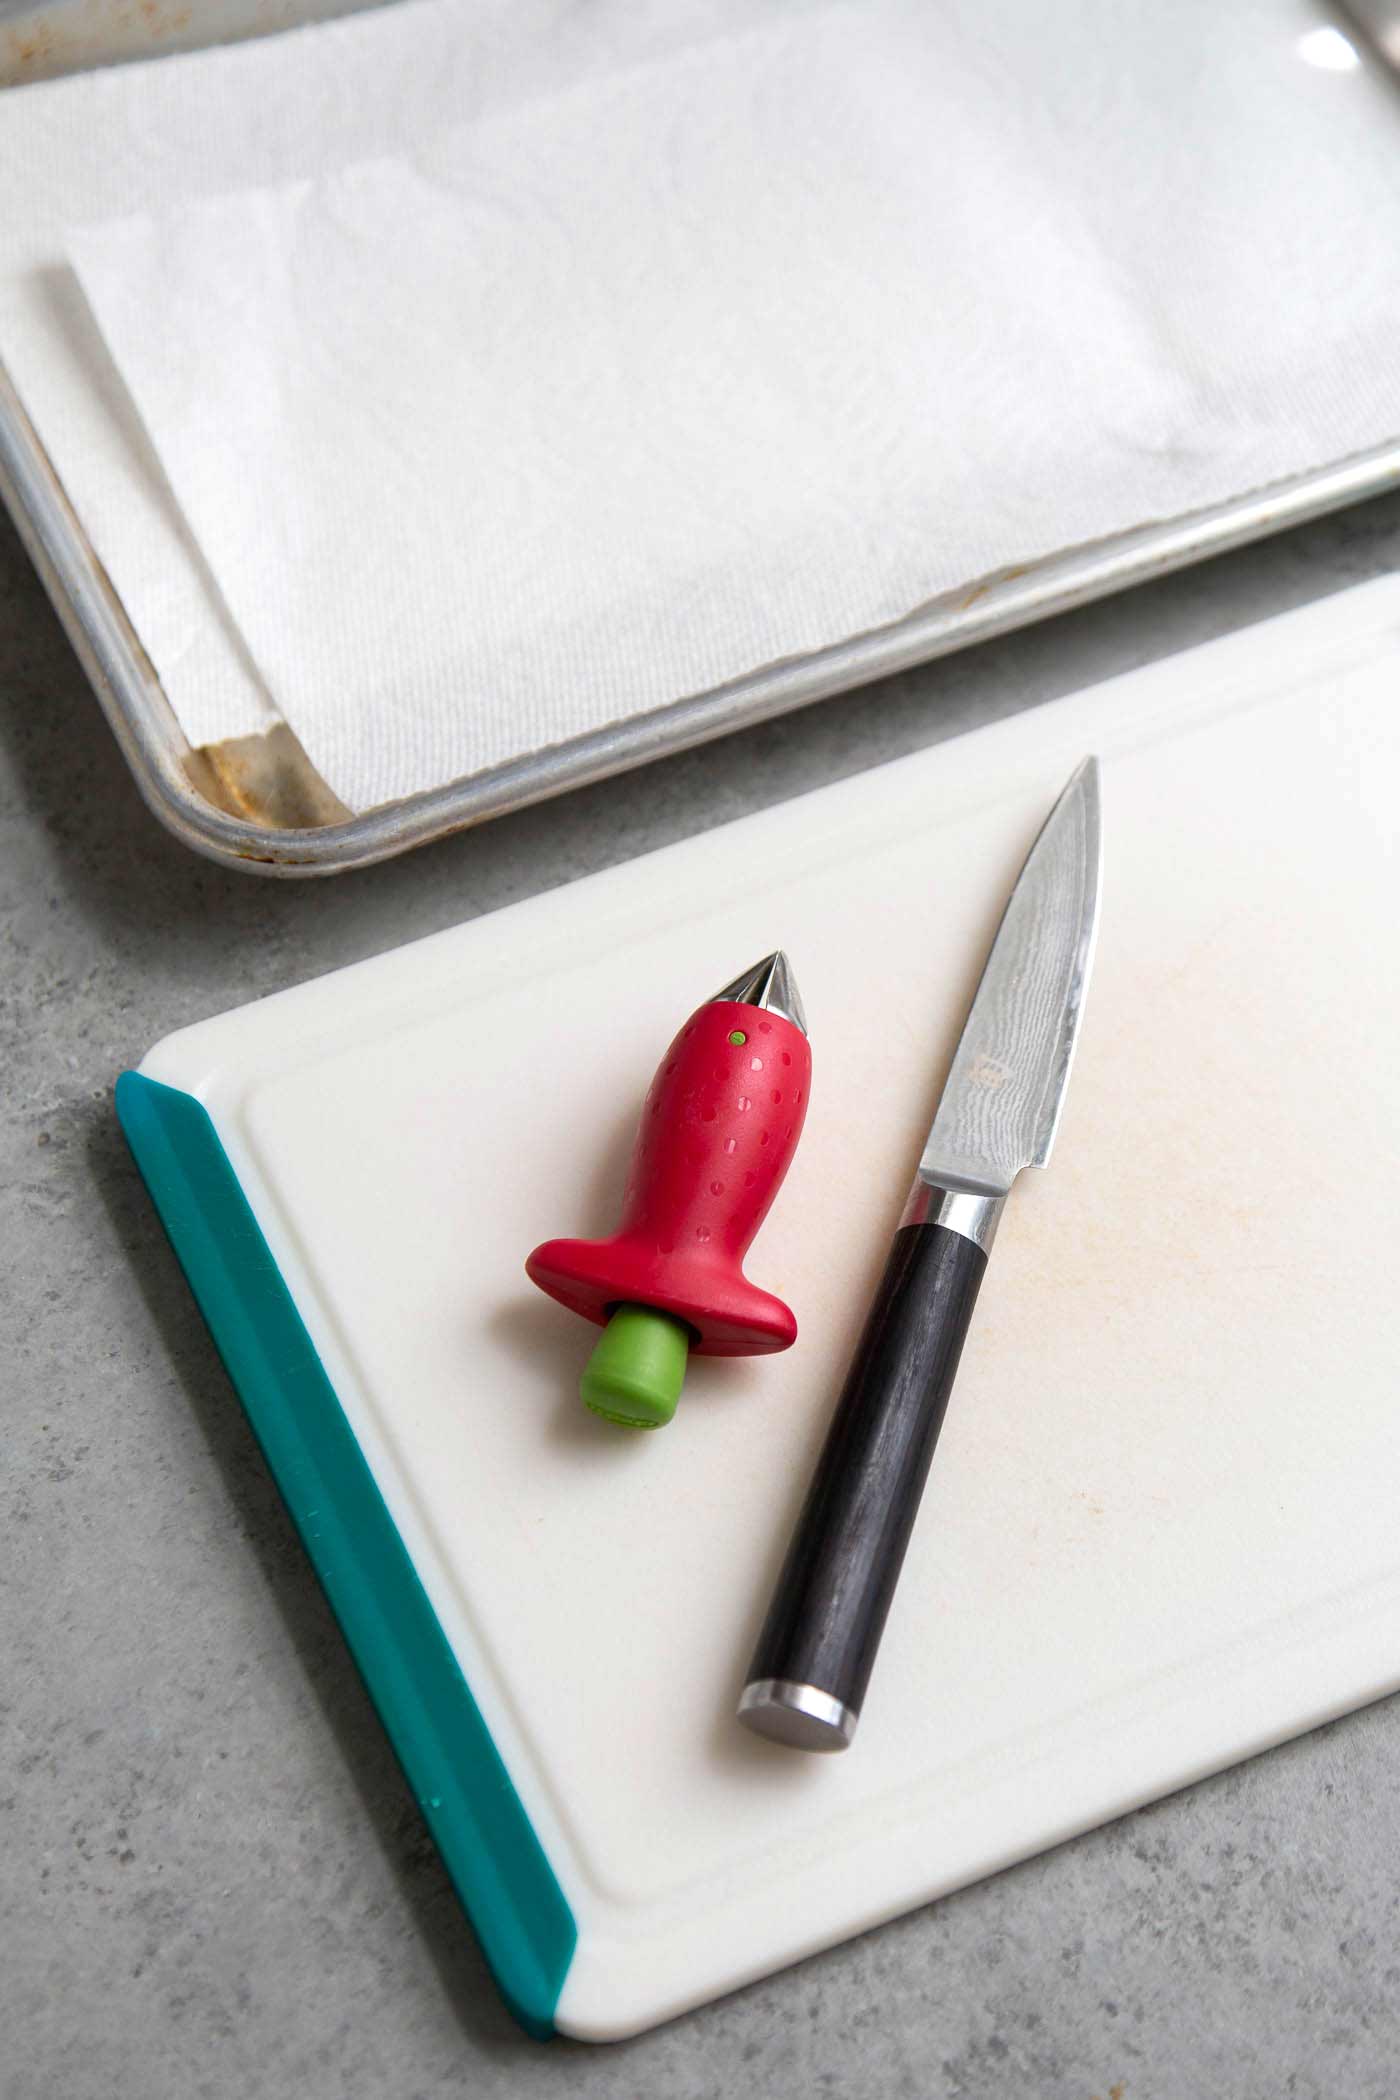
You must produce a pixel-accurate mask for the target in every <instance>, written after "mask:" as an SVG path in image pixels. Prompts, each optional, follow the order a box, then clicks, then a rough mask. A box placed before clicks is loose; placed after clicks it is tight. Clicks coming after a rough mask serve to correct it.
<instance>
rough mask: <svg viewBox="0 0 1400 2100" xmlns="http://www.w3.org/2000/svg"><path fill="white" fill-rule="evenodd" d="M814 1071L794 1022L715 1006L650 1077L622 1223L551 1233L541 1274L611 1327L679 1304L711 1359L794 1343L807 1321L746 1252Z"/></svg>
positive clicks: (536, 1264) (538, 1264) (537, 1274)
mask: <svg viewBox="0 0 1400 2100" xmlns="http://www.w3.org/2000/svg"><path fill="white" fill-rule="evenodd" d="M733 1035H742V1036H743V1037H744V1041H743V1042H741V1043H735V1042H731V1040H730V1038H731V1036H733ZM811 1078H812V1053H811V1050H810V1048H809V1047H808V1043H807V1038H806V1036H805V1035H804V1034H803V1033H802V1030H801V1029H800V1028H798V1027H797V1026H796V1025H795V1024H794V1023H793V1022H791V1021H787V1020H784V1019H783V1017H782V1016H781V1015H780V1014H774V1013H768V1012H766V1011H764V1010H763V1009H761V1008H759V1007H755V1006H742V1005H740V1004H738V1002H737V1001H735V1000H732V999H713V1000H711V1001H710V1002H709V1004H708V1005H706V1006H702V1007H701V1008H700V1009H699V1011H698V1012H696V1013H694V1014H692V1015H691V1017H690V1019H689V1020H688V1021H687V1022H686V1024H685V1026H684V1028H682V1030H681V1032H680V1034H679V1035H678V1036H677V1037H676V1039H675V1041H674V1042H673V1043H672V1045H671V1047H670V1049H669V1050H668V1051H667V1052H666V1055H665V1057H664V1058H663V1060H662V1063H661V1068H660V1070H659V1071H658V1072H657V1075H656V1077H655V1079H654V1080H653V1081H652V1083H651V1089H650V1091H649V1093H648V1094H647V1097H646V1101H645V1103H644V1105H643V1108H642V1120H641V1126H640V1128H639V1129H638V1132H637V1142H636V1145H635V1147H634V1149H633V1153H632V1165H631V1169H630V1171H629V1173H628V1176H627V1188H626V1192H625V1194H624V1197H623V1205H622V1223H621V1225H620V1227H619V1228H618V1230H617V1232H616V1233H614V1234H613V1236H612V1237H611V1238H610V1239H606V1240H547V1241H546V1242H545V1244H544V1245H543V1246H542V1247H536V1249H535V1251H534V1253H533V1254H532V1255H531V1256H530V1258H529V1260H528V1262H527V1263H526V1264H525V1266H526V1270H527V1271H528V1273H529V1275H530V1277H531V1279H532V1280H533V1281H534V1282H535V1283H537V1284H538V1285H539V1286H540V1289H541V1290H544V1291H548V1293H549V1295H550V1296H551V1297H552V1298H557V1299H558V1300H559V1302H560V1303H561V1304H562V1305H567V1306H568V1307H569V1308H570V1310H571V1311H573V1312H577V1313H582V1314H583V1316H584V1318H585V1319H588V1320H594V1321H596V1322H597V1323H598V1324H599V1325H600V1326H601V1325H602V1324H603V1323H604V1322H605V1321H606V1320H607V1318H608V1315H609V1313H611V1312H612V1311H613V1309H614V1308H615V1307H616V1306H618V1305H623V1304H628V1305H650V1306H654V1307H655V1308H656V1310H657V1311H659V1312H666V1313H670V1314H671V1315H672V1316H673V1317H674V1318H676V1319H678V1320H683V1321H684V1322H685V1324H686V1325H687V1326H688V1327H689V1328H690V1329H691V1330H692V1332H693V1334H694V1336H695V1341H694V1343H693V1345H692V1346H693V1347H694V1349H695V1350H696V1352H697V1353H698V1354H700V1355H702V1356H761V1355H767V1354H769V1353H771V1352H772V1351H774V1350H777V1349H787V1348H790V1347H791V1345H792V1343H793V1342H795V1341H796V1339H797V1321H796V1320H795V1319H794V1317H793V1315H792V1313H791V1312H790V1310H789V1309H788V1307H787V1306H786V1305H784V1303H783V1301H782V1299H781V1298H775V1297H773V1296H772V1295H771V1293H770V1292H768V1291H761V1290H759V1289H758V1287H757V1285H755V1284H752V1283H750V1282H749V1281H748V1279H747V1278H746V1277H745V1275H744V1270H743V1261H744V1256H745V1254H746V1253H747V1252H748V1249H749V1243H750V1241H751V1240H752V1239H753V1236H754V1234H755V1233H756V1232H757V1231H758V1228H759V1226H760V1225H761V1224H762V1223H763V1220H764V1218H765V1217H766V1216H767V1214H768V1210H769V1207H770V1205H771V1204H772V1202H773V1198H774V1197H775V1196H776V1195H777V1193H778V1190H779V1188H780V1187H781V1185H782V1179H783V1176H784V1174H785V1173H786V1172H787V1167H788V1162H789V1160H790V1159H791V1158H792V1155H793V1152H794V1150H795V1149H796V1145H797V1140H798V1139H799V1137H800V1136H801V1135H802V1124H803V1120H804V1118H805V1116H806V1114H807V1097H808V1093H809V1090H810V1087H811Z"/></svg>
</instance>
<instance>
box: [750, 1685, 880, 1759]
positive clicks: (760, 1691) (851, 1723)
mask: <svg viewBox="0 0 1400 2100" xmlns="http://www.w3.org/2000/svg"><path fill="white" fill-rule="evenodd" d="M739 1719H740V1720H741V1721H742V1722H743V1724H744V1726H745V1728H750V1729H752V1730H753V1733H754V1734H755V1735H762V1736H766V1737H767V1738H768V1741H769V1742H770V1743H783V1744H785V1745H786V1746H787V1748H788V1749H789V1750H826V1751H830V1750H849V1749H850V1747H851V1743H852V1741H853V1740H854V1738H855V1732H856V1723H857V1722H858V1721H859V1719H860V1715H859V1714H856V1713H852V1712H851V1709H850V1707H849V1706H843V1705H842V1704H841V1701H840V1700H839V1699H833V1698H832V1696H831V1694H830V1692H823V1691H819V1690H818V1689H817V1687H816V1685H814V1684H792V1683H790V1682H789V1681H788V1679H786V1678H783V1677H759V1678H756V1679H755V1680H754V1682H753V1683H752V1684H746V1685H745V1686H744V1691H743V1696H742V1697H741V1699H740V1701H739Z"/></svg>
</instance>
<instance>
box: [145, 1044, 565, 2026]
mask: <svg viewBox="0 0 1400 2100" xmlns="http://www.w3.org/2000/svg"><path fill="white" fill-rule="evenodd" d="M116 1106H117V1115H118V1117H119V1119H120V1121H121V1126H122V1129H123V1130H124V1132H125V1133H126V1140H127V1143H128V1144H129V1145H130V1147H131V1150H132V1152H133V1154H134V1155H135V1158H136V1164H137V1165H138V1167H139V1168H140V1169H141V1173H142V1176H143V1178H144V1180H145V1182H146V1186H147V1187H148V1188H149V1190H150V1192H151V1196H152V1198H153V1200H154V1202H155V1206H156V1209H157V1210H158V1211H159V1213H160V1217H161V1222H162V1223H163V1225H164V1226H165V1229H166V1232H167V1233H168V1234H169V1237H170V1242H171V1245H172V1246H173V1247H174V1249H175V1252H176V1254H177V1256H178V1257H179V1261H180V1266H181V1267H182V1268H183V1270H184V1272H185V1275H186V1277H187V1278H188V1280H189V1284H190V1288H191V1290H192V1291H193V1292H194V1295H195V1297H196V1299H197V1300H198V1302H199V1307H200V1310H201V1312H202V1313H203V1314H204V1317H205V1320H206V1321H207V1322H208V1325H209V1330H210V1332H211V1334H212V1335H213V1337H214V1340H215V1342H216V1343H217V1345H218V1349H219V1354H220V1355H221V1356H222V1357H223V1360H224V1363H225V1365H226V1366H227V1368H228V1372H229V1376H230V1377H231V1378H232V1380H233V1382H234V1385H235V1386H236V1387H237V1389H238V1393H239V1396H240V1398H241V1399H242V1402H243V1405H244V1408H245V1409H246V1411H247V1414H248V1418H249V1420H250V1421H251V1423H252V1425H253V1429H254V1431H255V1432H256V1435H257V1438H258V1441H259V1443H260V1444H261V1445H262V1448H263V1452H264V1455H265V1456H266V1458H267V1462H268V1464H269V1465H270V1466H271V1468H272V1472H273V1475H274V1477H275V1479H276V1481H277V1485H278V1487H279V1488H280V1489H281V1491H282V1495H283V1498H284V1500H285V1501H286V1504H287V1508H288V1509H289V1510H290V1512H291V1515H292V1519H293V1522H294V1523H295V1524H296V1527H297V1530H298V1531H299V1532H300V1533H301V1538H302V1543H303V1545H304V1546H305V1547H306V1550H307V1553H308V1554H309V1555H310V1557H311V1561H312V1564H313V1566H314V1567H315V1569H316V1572H317V1574H318V1575H319V1576H320V1578H321V1582H322V1584H323V1585H324V1588H325V1591H326V1595H327V1596H328V1597H329V1599H330V1601H331V1606H332V1608H333V1610H334V1612H335V1614H336V1617H337V1618H338V1619H339V1621H340V1625H341V1629H342V1631H343V1632H344V1634H345V1638H346V1640H347V1641H348V1642H349V1644H350V1650H351V1653H352V1654H353V1655H354V1658H355V1661H356V1663H357V1664H358V1665H359V1668H360V1672H361V1675H362V1676H363V1677H364V1680H365V1683H366V1684H367V1685H368V1687H369V1691H370V1696H371V1697H372V1698H373V1700H374V1703H375V1705H376V1707H377V1708H378V1710H379V1715H380V1718H381V1719H382V1721H383V1722H384V1725H385V1727H386V1729H387V1730H388V1733H389V1737H390V1740H391V1741H392V1743H393V1745H394V1749H395V1750H396V1752H397V1753H398V1757H399V1761H400V1763H401V1764H402V1766H403V1768H404V1771H405V1773H406V1774H407V1776H408V1781H409V1784H410V1786H411V1787H412V1788H413V1791H414V1794H415V1795H416V1797H417V1799H418V1802H419V1805H420V1806H421V1808H422V1810H423V1814H424V1816H425V1818H426V1819H427V1823H428V1827H429V1829H430V1830H431V1831H432V1834H433V1837H434V1840H435V1841H436V1843H437V1846H438V1849H439V1851H440V1852H441V1854H442V1856H443V1859H444V1861H445V1862H446V1865H447V1870H448V1872H449V1874H450V1875H451V1876H452V1880H453V1883H454V1884H455V1886H456V1889H457V1893H458V1895H459V1896H460V1897H461V1899H462V1903H463V1905H464V1907H465V1909H466V1912H467V1915H468V1917H469V1918H470V1919H471V1922H472V1925H473V1927H474V1928H475V1931H476V1934H477V1937H478V1939H479V1940H480V1941H481V1944H482V1947H483V1949H484V1950H485V1953H486V1957H487V1959H488V1961H489V1962H490V1964H491V1967H492V1969H493V1971H494V1972H495V1976H496V1981H497V1983H498V1984H499V1986H500V1989H501V1993H502V1995H503V1997H504V1998H505V2000H506V2003H507V2004H508V2005H509V2006H510V2009H511V2011H512V2012H513V2013H514V2014H515V2017H516V2018H517V2019H518V2020H519V2022H520V2024H521V2025H522V2027H524V2028H525V2030H526V2031H527V2033H529V2034H532V2035H535V2036H538V2037H540V2038H544V2037H546V2036H548V2035H551V2034H553V2033H554V2031H555V2030H554V2011H555V2007H556V2006H557V2004H558V2002H559V1993H560V1991H561V1989H562V1988H563V1983H564V1978H565V1976H566V1975H567V1973H568V1968H569V1963H570V1961H571V1959H572V1957H573V1951H574V1946H575V1944H576V1941H577V1938H578V1931H577V1927H576V1926H575V1924H574V1919H573V1915H572V1913H571V1912H570V1910H569V1906H568V1904H567V1903H566V1902H565V1900H564V1896H563V1893H562V1891H561V1890H560V1887H559V1884H558V1882H557V1881H556V1880H555V1878H554V1874H553V1871H552V1869H551V1868H550V1864H549V1861H548V1859H547V1858H546V1856H545V1853H544V1850H543V1847H542V1846H541V1844H540V1841H539V1839H538V1838H537V1837H536V1835H535V1832H534V1830H533V1828H532V1827H531V1824H530V1820H529V1817H528V1816H527V1815H526V1813H525V1810H524V1808H523V1807H522V1805H521V1802H520V1798H519V1796H518V1795H517V1793H516V1791H515V1789H514V1787H513V1786H512V1785H511V1782H510V1775H509V1774H508V1772H507V1771H506V1768H505V1766H504V1764H503V1763H502V1762H501V1758H500V1755H499V1753H498V1751H497V1749H496V1746H495V1744H494V1743H493V1742H492V1740H491V1737H490V1734H489V1733H488V1731H487V1727H486V1723H485V1722H484V1721H483V1720H482V1718H481V1714H480V1712H479V1711H478V1709H477V1705H476V1701H475V1700H474V1699H473V1698H472V1695H471V1692H470V1691H469V1689H468V1687H467V1682H466V1679H465V1678H464V1677H463V1675H462V1672H461V1669H460V1668H459V1666H458V1663H457V1660H456V1657H455V1656H454V1655H453V1653H452V1650H451V1648H450V1647H449V1646H448V1642H447V1637H446V1635H445V1634H444V1633H443V1630H442V1628H441V1626H440V1625H439V1623H438V1620H437V1617H436V1615H435V1614H434V1612H433V1608H432V1606H431V1605H430V1604H429V1602H428V1599H427V1596H426V1594H425V1592H424V1589H423V1585H422V1583H421V1582H420V1581H419V1579H418V1575H417V1572H416V1570H415V1568H414V1566H413V1562H412V1561H411V1560H410V1558H409V1555H408V1551H407V1548H406V1547H405V1545H404V1543H403V1540H402V1539H401V1538H400V1537H399V1534H398V1532H397V1530H396V1529H395V1527H394V1523H393V1520H392V1519H391V1517H390V1515H389V1512H388V1510H387V1509H386V1508H385V1506H384V1501H383V1498H382V1496H381V1495H380V1493H379V1490H378V1488H377V1487H376V1486H375V1483H374V1477H373V1475H372V1474H371V1472H370V1470H369V1467H368V1465H367V1464H366V1463H365V1459H364V1456H363V1454H362V1452H361V1450H360V1447H359V1445H358V1443H357V1442H356V1440H355V1437H354V1434H353V1432H352V1430H351V1428H350V1425H349V1423H348V1422H347V1421H346V1419H345V1415H344V1412H343V1411H342V1409H341V1405H340V1402H339V1401H338V1400H337V1398H336V1395H335V1390H334V1388H333V1387H332V1385H331V1382H330V1380H329V1378H328V1377H327V1376H326V1373H325V1370H324V1368H323V1366H322V1363H321V1359H320V1357H319V1356H318V1355H317V1354H316V1350H315V1348H314V1346H313V1344H312V1341H311V1337H310V1335H308V1333H307V1331H306V1329H305V1327H304V1326H303V1325H302V1321H301V1316H300V1314H299V1313H298V1312H297V1309H296V1306H295V1304H294V1302H293V1299H292V1295H291V1292H290V1291H289V1290H288V1289H287V1286H286V1284H285V1282H284V1281H283V1278H282V1274H281V1271H280V1270H279V1269H278V1267H277V1264H276V1262H275V1261H274V1260H273V1258H272V1254H271V1252H270V1250H269V1248H268V1245H267V1242H266V1240H265V1239H264V1238H263V1236H262V1233H261V1232H260V1230H259V1229H258V1223H257V1220H256V1219H255V1217H254V1216H253V1213H252V1211H251V1209H250V1208H249V1205H248V1199H247V1197H246V1196H245V1195H244V1193H243V1190H242V1188H241V1187H240V1185H239V1181H238V1177H237V1175H236V1174H235V1173H234V1171H233V1168H232V1167H231V1166H230V1164H229V1161H228V1156H227V1154H226V1153H225V1151H224V1148H223V1146H222V1145H221V1144H220V1142H219V1137H218V1133H217V1131H216V1130H215V1128H214V1125H213V1123H212V1122H211V1120H210V1118H209V1114H208V1111H207V1110H206V1109H205V1108H204V1106H203V1104H202V1103H201V1102H199V1101H197V1100H196V1099H195V1098H194V1096H193V1095H192V1094H186V1093H183V1092H181V1091H180V1090H179V1089H178V1088H176V1087H168V1086H162V1085H161V1084H160V1083H159V1082H158V1081H156V1080H153V1079H147V1078H146V1077H145V1076H144V1075H143V1074H142V1073H139V1072H123V1074H122V1076H121V1078H120V1079H119V1080H118V1081H117V1090H116Z"/></svg>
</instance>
